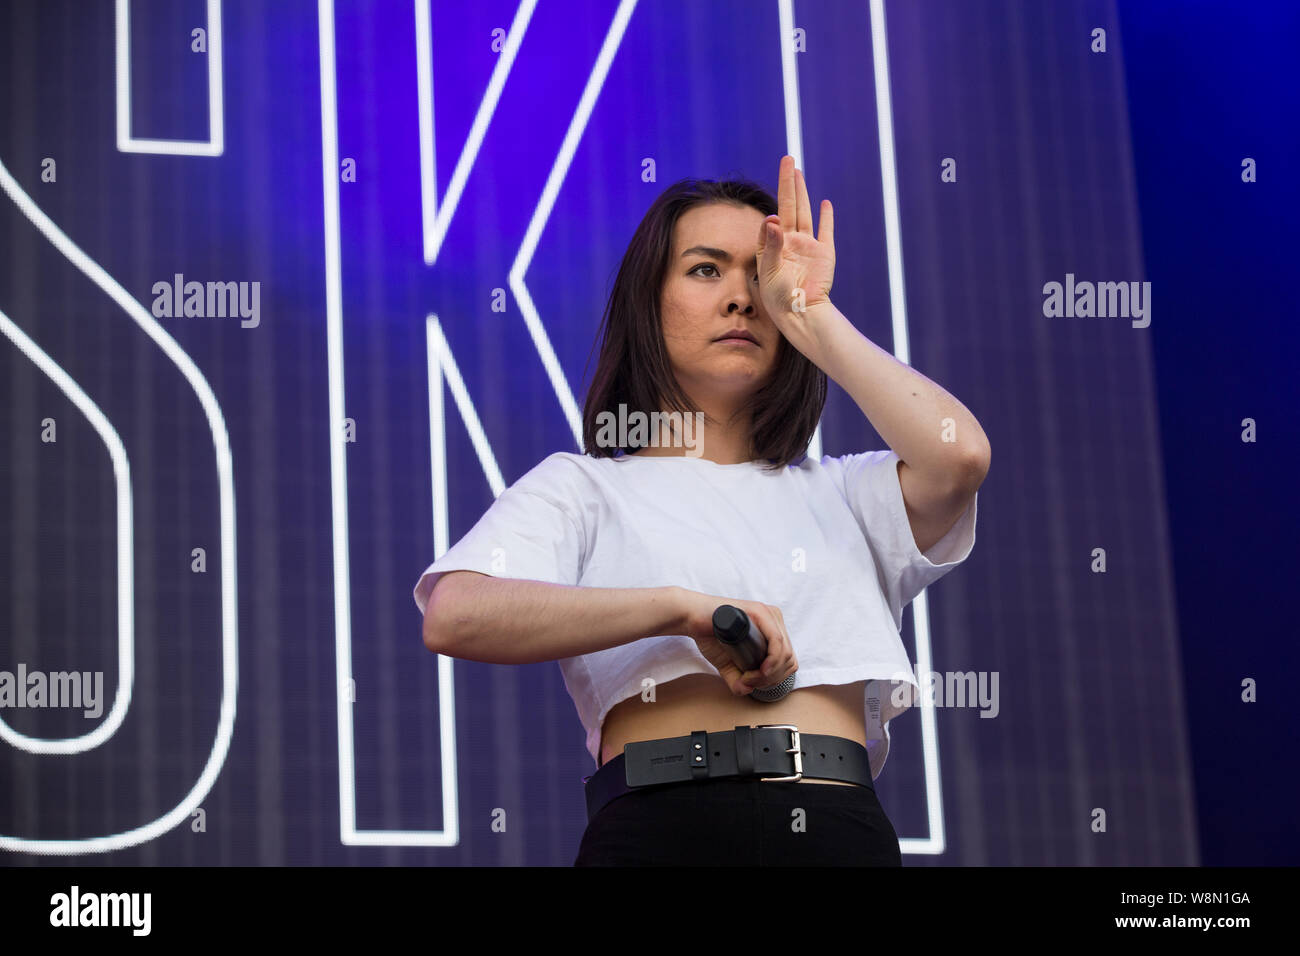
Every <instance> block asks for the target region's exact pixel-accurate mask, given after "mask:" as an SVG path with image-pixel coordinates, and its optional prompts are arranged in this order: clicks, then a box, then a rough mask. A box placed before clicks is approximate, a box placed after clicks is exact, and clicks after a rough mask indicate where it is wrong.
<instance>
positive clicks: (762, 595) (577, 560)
mask: <svg viewBox="0 0 1300 956" xmlns="http://www.w3.org/2000/svg"><path fill="white" fill-rule="evenodd" d="M898 463H899V458H898V455H897V454H895V453H894V452H893V451H892V450H885V451H869V452H862V453H859V454H851V455H844V456H842V457H839V458H832V457H830V456H824V457H823V458H822V459H821V460H820V461H814V460H812V459H811V458H807V457H804V458H803V459H801V460H800V461H799V463H798V464H792V465H789V466H787V467H785V468H784V469H781V470H780V471H777V472H775V473H772V472H767V471H765V470H764V469H763V465H764V463H763V462H758V461H753V462H744V463H741V464H734V465H719V464H717V463H715V462H712V461H709V460H708V459H706V458H691V457H686V456H675V457H668V456H652V457H646V456H644V455H621V456H620V457H618V458H596V457H593V456H590V455H579V454H575V453H573V452H556V453H554V454H552V455H549V456H548V457H547V458H545V459H543V460H542V461H541V462H540V463H539V464H538V465H536V466H535V467H534V468H533V469H532V470H531V471H529V472H528V473H527V474H525V475H524V476H523V477H522V478H520V479H519V480H518V481H516V482H515V483H514V484H513V485H511V486H510V487H509V488H507V489H506V490H505V491H503V492H502V493H501V494H500V495H499V496H498V497H497V499H496V501H494V502H493V503H492V506H491V507H490V508H488V510H487V512H486V513H485V514H484V515H483V517H482V518H480V519H479V521H478V523H477V524H475V525H474V527H473V528H471V529H470V531H469V532H468V533H467V534H466V535H465V536H464V537H463V538H461V539H460V541H458V542H457V543H456V544H455V545H454V546H453V547H451V548H450V549H448V550H447V552H446V553H445V554H443V555H442V557H440V558H438V560H436V561H434V562H433V564H431V565H430V566H429V567H428V569H427V570H426V571H425V572H424V574H423V575H422V576H421V577H420V580H419V582H418V583H417V584H416V586H415V603H416V606H418V607H419V608H420V613H421V614H423V613H424V610H425V605H426V604H427V602H428V600H429V593H430V592H431V591H432V590H433V586H434V583H435V582H436V581H437V579H438V578H439V577H440V576H441V575H442V574H445V573H446V572H448V571H458V570H468V571H477V572H479V573H481V574H488V575H493V576H496V577H506V578H522V579H525V580H533V581H545V582H548V583H555V584H569V585H580V586H584V587H606V588H615V587H617V588H632V587H646V588H649V587H663V586H668V585H678V586H680V587H684V588H689V589H691V590H694V591H702V592H705V593H708V594H716V595H720V596H724V597H734V598H739V599H741V600H751V601H760V602H762V603H764V604H772V605H775V606H776V607H779V608H780V609H781V613H782V616H783V617H784V618H785V623H786V629H787V631H788V632H789V634H790V640H791V642H792V643H793V645H794V650H795V654H796V655H797V656H798V659H799V669H798V670H797V671H796V672H795V687H796V688H799V687H810V686H813V685H816V684H849V683H853V682H855V681H859V680H865V681H867V684H866V693H865V694H864V701H863V705H864V708H865V717H866V728H867V751H868V755H869V758H870V764H871V776H872V779H875V778H876V777H878V776H879V775H880V771H881V769H882V768H883V767H884V765H885V758H886V756H888V754H889V721H890V720H891V719H892V718H893V717H895V716H897V714H898V713H901V712H902V711H903V710H904V709H906V707H907V706H909V705H910V701H911V700H913V699H915V695H914V694H911V695H900V696H901V697H902V700H903V703H902V706H898V705H897V704H896V703H895V701H894V700H892V699H891V696H892V695H891V693H890V691H891V689H892V687H893V686H894V684H893V683H891V682H896V681H906V682H908V683H911V684H912V685H913V688H914V690H916V689H917V688H916V687H915V685H916V683H917V682H916V675H915V673H914V672H913V670H912V667H911V664H910V663H909V662H908V660H907V653H906V651H905V649H904V647H903V642H902V639H901V637H900V634H899V632H900V630H901V628H902V620H903V608H904V607H906V606H907V605H908V604H909V603H910V602H911V600H912V599H913V598H914V597H916V595H917V594H919V593H920V592H921V590H922V589H923V588H925V587H926V586H927V585H929V584H932V583H934V582H935V581H937V580H938V579H939V578H941V577H943V576H944V575H945V574H947V573H948V572H949V571H950V570H952V569H953V568H954V567H956V566H957V565H958V564H960V563H961V562H962V561H964V560H965V559H966V557H967V556H968V555H969V554H970V552H971V548H972V547H973V546H974V544H975V517H976V504H977V502H976V500H975V499H972V501H971V503H970V505H969V506H968V507H967V508H966V510H965V511H964V512H963V513H962V515H961V517H960V518H958V519H957V521H956V523H955V524H954V525H953V526H952V528H951V529H950V530H949V531H948V533H947V534H945V535H944V537H943V538H942V539H941V540H940V541H939V542H938V543H937V544H935V545H934V547H932V548H931V549H930V550H929V551H927V552H925V553H924V554H922V553H921V552H920V551H919V550H918V549H917V547H916V541H915V539H914V538H913V536H912V531H911V527H910V525H909V523H908V520H907V512H906V509H905V507H904V504H903V493H902V489H901V487H900V485H899V481H898ZM559 664H560V669H561V671H562V673H563V675H564V684H565V687H566V688H567V689H568V691H569V694H570V695H571V696H572V697H573V701H574V704H575V705H576V706H577V709H578V716H579V718H580V719H581V720H582V724H583V726H584V727H585V728H586V731H587V750H588V752H589V753H590V754H591V756H592V759H593V760H595V761H596V763H597V764H599V763H600V739H601V727H602V725H603V723H604V720H605V715H606V714H607V713H608V712H609V710H610V709H611V708H612V707H613V706H614V705H615V704H617V703H619V702H620V701H622V700H624V699H626V698H628V697H631V696H633V695H636V694H639V693H641V689H642V681H643V680H644V679H645V678H647V677H649V678H651V679H653V680H654V682H655V684H663V683H666V682H668V681H671V680H673V679H675V678H677V677H681V676H682V675H684V674H697V673H703V674H713V675H715V676H716V675H717V670H716V669H715V668H714V667H713V665H712V664H710V663H709V662H708V661H707V660H706V659H705V658H704V655H702V654H701V653H700V651H699V648H698V647H697V646H696V644H695V641H694V640H692V639H691V638H689V637H687V636H685V635H679V636H671V635H665V636H659V637H649V638H642V639H641V640H638V641H633V642H632V643H630V644H624V645H621V646H619V647H612V648H609V649H607V650H603V651H597V652H596V653H594V654H583V655H580V656H578V657H569V658H564V659H562V660H560V661H559ZM719 680H721V677H719Z"/></svg>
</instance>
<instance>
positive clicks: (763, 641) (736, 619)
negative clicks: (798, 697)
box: [713, 604, 794, 703]
mask: <svg viewBox="0 0 1300 956" xmlns="http://www.w3.org/2000/svg"><path fill="white" fill-rule="evenodd" d="M713 636H714V637H716V638H717V639H718V640H719V641H721V642H722V643H723V644H725V645H726V647H727V650H729V651H730V652H731V659H732V660H734V661H735V662H736V666H737V667H739V668H740V669H741V670H742V671H753V670H758V669H759V668H761V667H762V665H763V661H764V660H765V659H766V658H767V638H765V637H764V636H763V632H762V631H760V630H759V629H758V628H756V627H755V626H754V622H753V621H751V620H750V619H749V615H748V614H746V613H745V612H744V611H742V610H741V609H740V608H738V607H736V606H735V605H734V604H722V605H719V606H718V609H717V610H716V611H714V612H713ZM792 690H794V674H793V673H791V674H790V675H788V676H787V677H786V678H785V679H784V680H782V681H781V682H780V683H778V684H774V685H772V686H766V687H756V688H754V690H753V692H752V693H751V694H750V696H751V697H753V698H754V699H755V700H761V701H765V702H767V703H771V702H772V701H774V700H780V699H781V698H782V697H784V696H785V695H786V694H788V693H790V691H792Z"/></svg>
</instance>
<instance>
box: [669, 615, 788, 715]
mask: <svg viewBox="0 0 1300 956" xmlns="http://www.w3.org/2000/svg"><path fill="white" fill-rule="evenodd" d="M682 596H683V599H684V601H685V605H684V607H683V609H682V612H681V613H682V622H683V630H682V633H684V634H687V635H689V636H690V637H692V638H694V640H695V643H696V645H697V646H698V647H699V649H700V653H701V654H703V655H704V657H705V659H706V660H708V662H709V663H710V664H712V665H713V666H714V667H715V668H716V669H717V671H718V673H719V674H720V675H721V676H722V679H723V680H725V681H726V682H727V686H728V687H729V688H731V692H732V693H733V694H736V695H737V696H752V697H753V698H754V699H755V700H767V701H771V700H777V699H779V698H781V697H784V696H785V695H786V694H787V693H789V691H790V689H791V688H792V687H793V685H794V678H793V674H794V672H795V671H797V670H798V669H799V661H798V659H797V658H796V657H795V654H794V647H793V645H792V644H791V642H790V635H789V633H788V632H787V630H786V627H785V619H784V618H783V617H782V616H781V610H780V608H777V607H773V606H772V605H770V604H760V603H759V602H757V601H741V600H737V599H735V598H725V597H718V596H716V595H711V594H701V593H699V592H697V591H689V590H683V592H682ZM715 624H716V625H717V626H719V627H720V629H721V636H719V631H718V630H715ZM764 644H765V645H766V647H765V648H764V647H763V645H764ZM763 668H769V670H767V671H766V672H764V670H763ZM782 687H784V689H782V690H778V688H782ZM774 692H775V694H774Z"/></svg>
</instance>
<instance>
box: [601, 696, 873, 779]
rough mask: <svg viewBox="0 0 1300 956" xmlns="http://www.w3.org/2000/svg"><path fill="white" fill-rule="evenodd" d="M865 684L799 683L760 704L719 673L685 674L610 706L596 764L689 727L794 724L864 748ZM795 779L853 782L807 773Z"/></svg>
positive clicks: (717, 728) (711, 728)
mask: <svg viewBox="0 0 1300 956" xmlns="http://www.w3.org/2000/svg"><path fill="white" fill-rule="evenodd" d="M866 683H867V682H866V681H856V682H855V683H852V684H839V685H831V684H819V685H817V686H815V687H800V688H799V689H798V690H793V691H791V692H790V693H789V694H786V696H785V697H783V698H781V699H780V700H778V701H774V702H772V703H765V702H763V701H759V700H754V699H753V698H751V697H738V696H736V695H735V694H733V693H732V692H731V690H730V689H729V688H728V687H727V683H726V681H724V680H723V679H722V678H721V677H719V676H716V675H712V674H686V675H685V676H683V677H678V678H677V679H676V680H671V681H669V682H667V683H666V684H658V685H656V686H655V699H654V700H653V701H645V700H642V699H641V695H640V694H637V695H636V696H633V697H629V698H627V699H626V700H622V701H619V702H618V703H617V704H615V705H614V707H613V708H612V709H611V710H610V711H609V713H607V714H606V715H605V723H604V724H603V725H602V726H601V745H600V764H601V766H602V767H603V766H604V765H605V764H606V763H607V762H608V761H610V760H612V759H613V758H614V757H617V756H618V755H619V754H621V753H622V752H623V747H624V746H625V745H627V744H629V743H631V742H633V741H636V740H657V739H659V738H661V737H685V736H686V735H687V734H689V733H691V732H692V731H695V730H706V731H709V732H716V731H723V730H734V729H735V728H736V727H737V726H741V725H743V726H752V725H756V724H794V725H795V726H796V727H798V728H799V732H800V733H801V734H828V735H831V736H835V737H847V738H848V739H849V740H856V741H857V742H858V743H860V744H862V745H863V746H866V743H867V728H866V717H865V714H864V712H863V708H864V695H865V692H866ZM799 782H800V783H818V784H838V785H840V786H844V787H856V786H859V784H855V783H848V782H846V781H844V780H822V779H817V778H809V777H804V778H803V779H802V780H800V781H799Z"/></svg>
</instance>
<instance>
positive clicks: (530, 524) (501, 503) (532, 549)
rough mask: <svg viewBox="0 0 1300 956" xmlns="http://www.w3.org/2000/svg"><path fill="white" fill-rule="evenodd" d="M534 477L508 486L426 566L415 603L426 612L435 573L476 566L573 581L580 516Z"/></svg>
mask: <svg viewBox="0 0 1300 956" xmlns="http://www.w3.org/2000/svg"><path fill="white" fill-rule="evenodd" d="M536 484H537V483H536V482H530V483H529V484H528V486H527V487H525V486H524V482H523V481H522V480H521V481H520V482H516V484H514V485H512V486H511V487H509V488H507V489H506V490H505V491H503V492H502V493H501V494H500V495H498V496H497V499H496V501H494V502H493V503H492V505H491V506H490V507H489V508H488V510H487V511H486V512H485V513H484V514H483V517H481V518H479V520H478V522H477V523H476V524H475V525H474V527H472V528H471V529H470V530H469V532H468V533H466V535H465V536H464V537H463V538H461V539H460V540H459V541H457V542H456V544H454V545H453V546H452V547H451V548H449V549H447V551H446V552H445V553H444V554H443V555H442V557H440V558H438V559H437V560H436V561H434V562H433V564H431V565H429V567H428V568H426V569H425V571H424V573H423V574H422V575H421V576H420V580H419V581H418V582H417V583H416V585H415V592H414V594H415V605H416V607H418V608H419V609H420V613H421V614H423V613H424V612H425V607H426V606H427V604H428V602H429V595H430V594H431V593H432V591H433V586H434V585H435V584H436V583H437V582H438V578H440V577H442V575H444V574H446V573H447V572H449V571H477V572H479V573H480V574H487V575H491V576H493V577H499V578H519V579H523V580H528V581H545V582H546V583H548V584H577V583H578V581H579V580H580V579H581V577H582V565H583V551H584V547H585V542H584V540H583V534H582V528H581V526H580V525H579V521H578V518H577V517H575V516H574V514H573V513H572V512H571V511H570V510H569V509H568V508H566V507H565V505H564V504H563V502H562V501H561V500H560V499H559V498H557V497H555V496H553V495H552V494H548V493H546V492H544V491H541V490H537V489H536Z"/></svg>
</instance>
